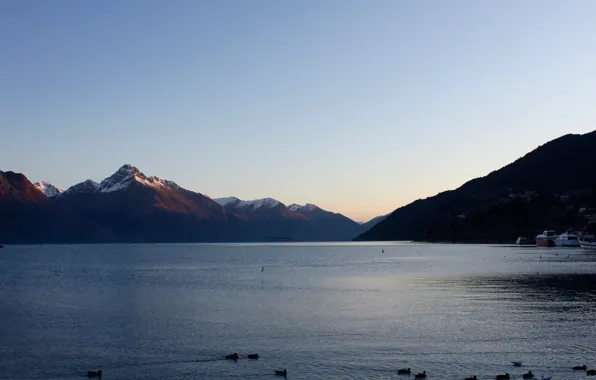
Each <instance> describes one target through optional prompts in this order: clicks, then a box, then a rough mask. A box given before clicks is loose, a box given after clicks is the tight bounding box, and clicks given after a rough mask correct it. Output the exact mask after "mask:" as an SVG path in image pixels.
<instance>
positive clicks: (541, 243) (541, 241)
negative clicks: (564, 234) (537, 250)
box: [536, 230, 559, 247]
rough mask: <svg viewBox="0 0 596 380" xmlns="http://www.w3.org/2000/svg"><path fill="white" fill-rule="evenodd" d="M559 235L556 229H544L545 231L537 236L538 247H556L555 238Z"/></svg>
mask: <svg viewBox="0 0 596 380" xmlns="http://www.w3.org/2000/svg"><path fill="white" fill-rule="evenodd" d="M558 237H559V235H557V231H555V230H544V232H543V233H541V234H540V235H538V236H536V246H538V247H555V246H556V244H555V240H556V239H557V238H558Z"/></svg>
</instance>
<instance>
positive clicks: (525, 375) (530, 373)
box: [522, 371, 534, 379]
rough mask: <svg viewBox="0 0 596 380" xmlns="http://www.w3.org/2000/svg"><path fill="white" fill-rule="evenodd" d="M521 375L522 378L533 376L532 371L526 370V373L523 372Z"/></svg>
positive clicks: (531, 377)
mask: <svg viewBox="0 0 596 380" xmlns="http://www.w3.org/2000/svg"><path fill="white" fill-rule="evenodd" d="M522 377H523V378H524V379H533V378H534V374H533V373H532V371H528V373H524V374H523V375H522Z"/></svg>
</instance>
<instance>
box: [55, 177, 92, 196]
mask: <svg viewBox="0 0 596 380" xmlns="http://www.w3.org/2000/svg"><path fill="white" fill-rule="evenodd" d="M98 187H99V183H97V182H95V181H93V180H90V179H88V180H85V181H83V182H81V183H77V184H76V185H73V186H71V187H69V188H68V189H66V190H64V191H63V192H62V194H61V195H62V196H64V195H72V194H90V193H94V192H95V191H97V188H98Z"/></svg>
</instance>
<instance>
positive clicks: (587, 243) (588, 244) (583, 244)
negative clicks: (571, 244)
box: [579, 241, 596, 249]
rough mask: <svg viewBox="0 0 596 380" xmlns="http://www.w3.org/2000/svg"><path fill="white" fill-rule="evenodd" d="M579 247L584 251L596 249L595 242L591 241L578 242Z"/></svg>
mask: <svg viewBox="0 0 596 380" xmlns="http://www.w3.org/2000/svg"><path fill="white" fill-rule="evenodd" d="M579 244H580V246H581V247H582V248H586V249H596V242H593V241H580V242H579Z"/></svg>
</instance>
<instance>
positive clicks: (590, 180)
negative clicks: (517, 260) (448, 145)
mask: <svg viewBox="0 0 596 380" xmlns="http://www.w3.org/2000/svg"><path fill="white" fill-rule="evenodd" d="M595 164H596V131H594V132H591V133H587V134H584V135H572V134H569V135H565V136H562V137H560V138H557V139H555V140H553V141H550V142H548V143H546V144H544V145H542V146H539V147H538V148H537V149H535V150H533V151H532V152H530V153H528V154H526V155H525V156H523V157H522V158H520V159H518V160H516V161H515V162H513V163H511V164H509V165H507V166H505V167H503V168H501V169H499V170H496V171H493V172H492V173H490V174H488V175H487V176H485V177H481V178H476V179H473V180H471V181H468V182H466V183H465V184H463V185H462V186H461V187H459V188H457V189H455V190H450V191H445V192H442V193H439V194H437V195H435V196H433V197H429V198H426V199H419V200H417V201H415V202H412V203H410V204H408V205H406V206H403V207H400V208H398V209H397V210H395V211H393V212H392V213H391V214H390V215H388V216H387V217H386V218H385V219H384V220H383V221H380V222H379V223H378V224H376V225H374V226H373V227H372V228H370V229H369V230H367V231H366V232H364V233H363V234H361V235H360V236H358V237H357V238H356V239H355V240H361V241H366V240H418V241H453V242H503V243H512V242H514V241H515V239H516V238H517V237H518V236H529V237H534V236H536V235H537V234H538V233H539V232H541V231H543V230H545V229H556V230H559V231H561V230H565V229H568V228H573V229H581V228H583V227H584V225H585V224H586V218H585V215H584V214H582V210H586V209H589V208H591V207H594V206H596V175H595V170H594V165H595ZM454 170H456V169H454Z"/></svg>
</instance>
